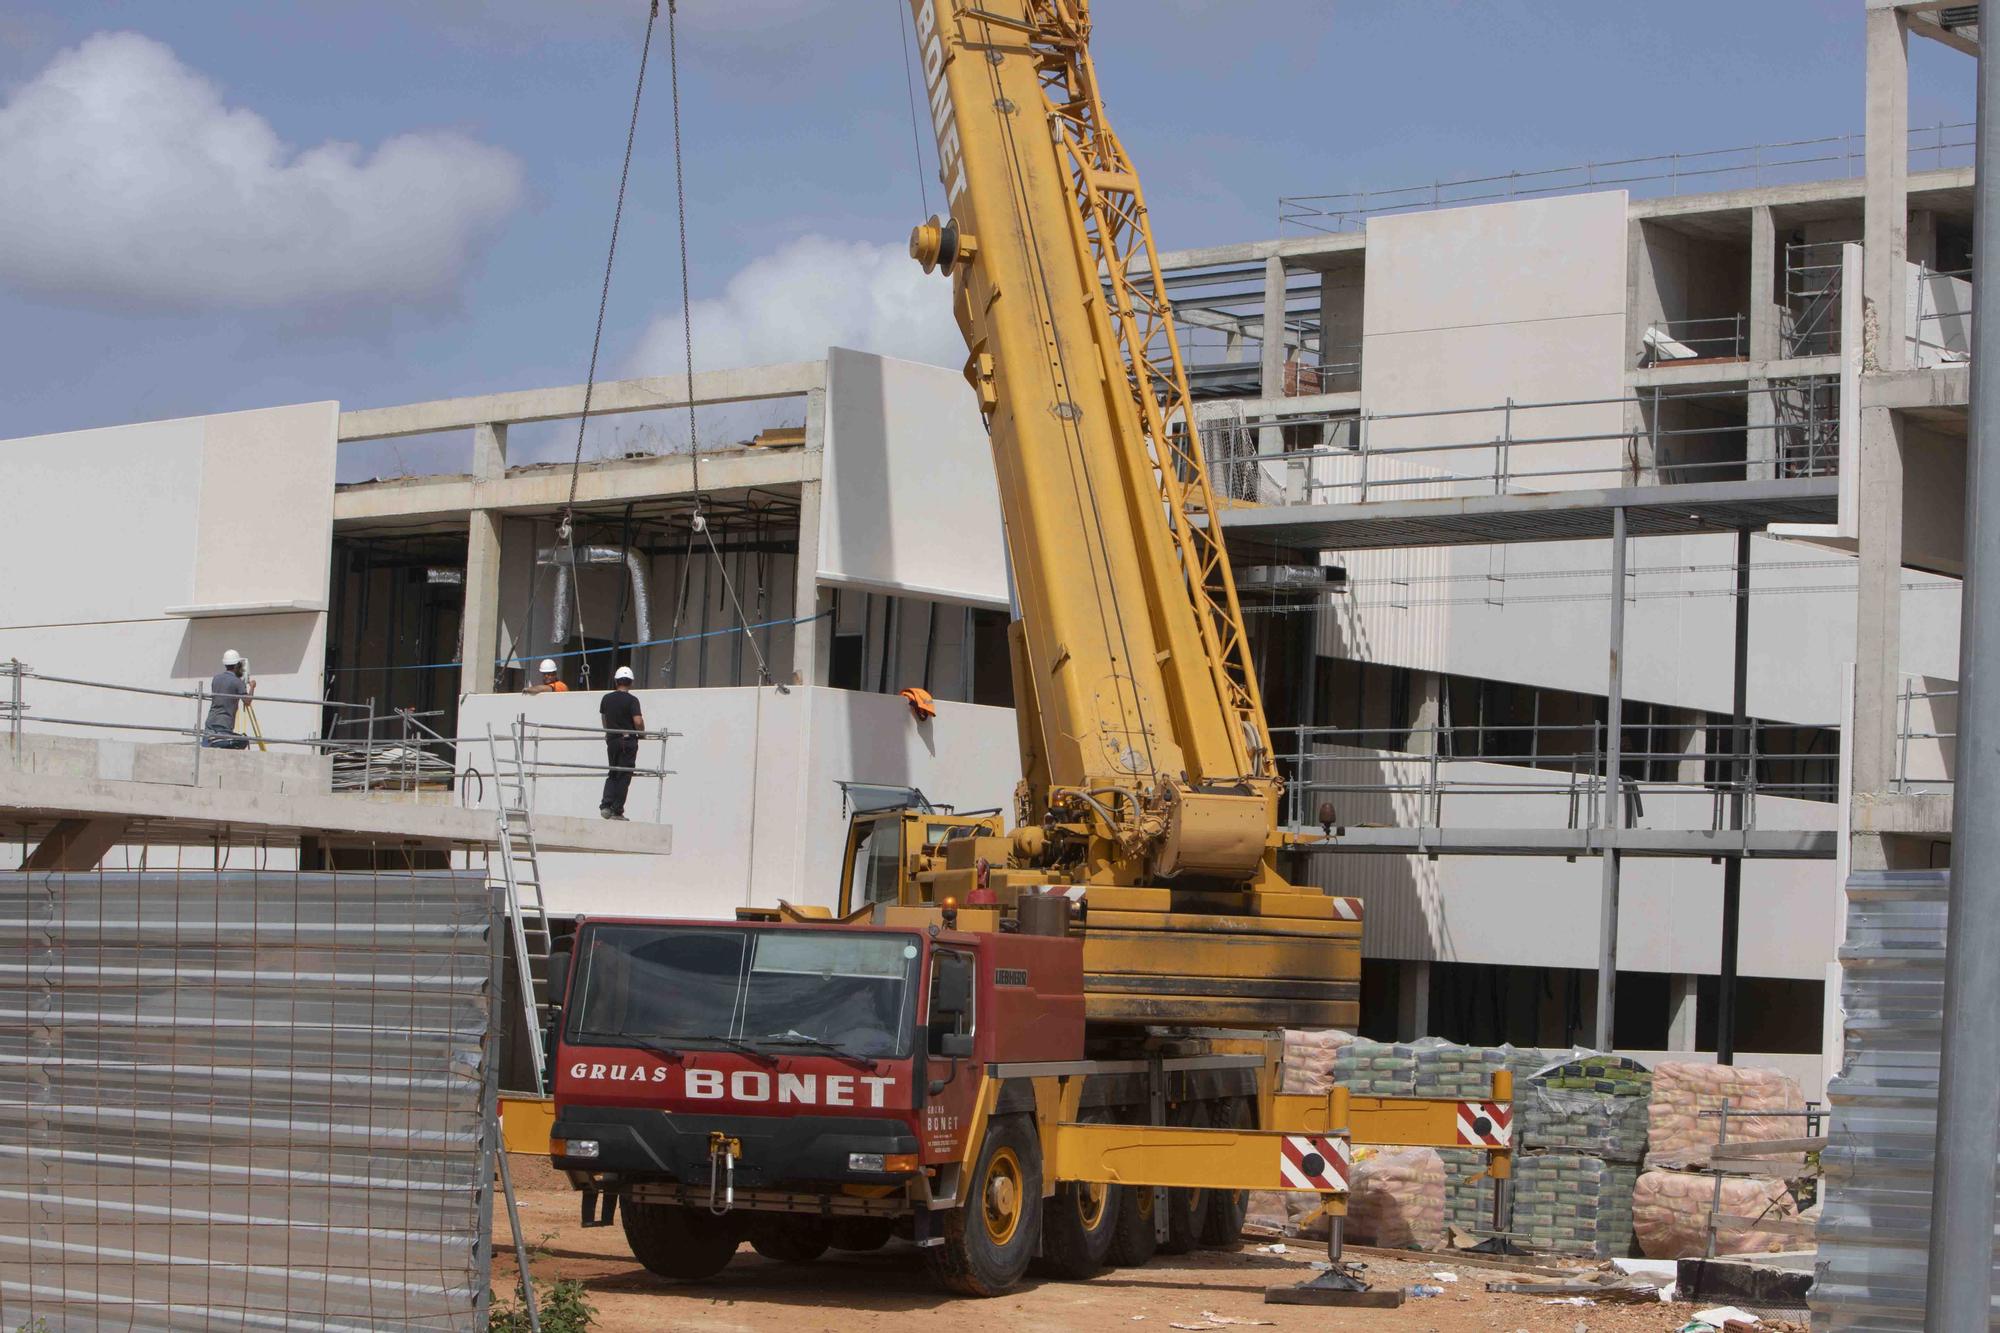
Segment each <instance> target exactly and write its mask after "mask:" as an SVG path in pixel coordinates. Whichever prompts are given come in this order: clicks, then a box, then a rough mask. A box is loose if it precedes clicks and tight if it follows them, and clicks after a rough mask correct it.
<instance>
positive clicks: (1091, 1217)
mask: <svg viewBox="0 0 2000 1333" xmlns="http://www.w3.org/2000/svg"><path fill="white" fill-rule="evenodd" d="M1110 1193H1111V1191H1110V1190H1108V1189H1106V1188H1105V1187H1104V1186H1103V1185H1102V1184H1101V1183H1098V1182H1095V1181H1090V1182H1085V1183H1082V1184H1079V1185H1078V1186H1077V1187H1076V1215H1077V1219H1078V1220H1079V1221H1081V1222H1082V1223H1083V1229H1084V1230H1085V1231H1095V1230H1097V1228H1098V1226H1099V1225H1100V1224H1101V1223H1102V1222H1103V1221H1104V1203H1105V1200H1106V1199H1107V1198H1109V1197H1110Z"/></svg>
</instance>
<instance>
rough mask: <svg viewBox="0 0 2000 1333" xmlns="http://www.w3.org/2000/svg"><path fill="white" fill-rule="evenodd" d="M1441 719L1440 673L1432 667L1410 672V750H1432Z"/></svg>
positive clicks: (1442, 700) (1413, 751)
mask: <svg viewBox="0 0 2000 1333" xmlns="http://www.w3.org/2000/svg"><path fill="white" fill-rule="evenodd" d="M1443 719H1444V677H1442V676H1440V675H1439V674H1438V673H1437V672H1435V671H1412V672H1411V673H1410V753H1412V754H1432V753H1435V751H1436V749H1437V728H1438V727H1439V726H1440V725H1441V724H1442V722H1443Z"/></svg>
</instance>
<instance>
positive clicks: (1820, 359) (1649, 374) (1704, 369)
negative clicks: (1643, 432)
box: [1625, 356, 1840, 389]
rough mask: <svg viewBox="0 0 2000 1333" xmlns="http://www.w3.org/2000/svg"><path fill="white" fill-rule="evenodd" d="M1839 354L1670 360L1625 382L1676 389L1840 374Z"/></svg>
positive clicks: (1630, 374) (1630, 375)
mask: <svg viewBox="0 0 2000 1333" xmlns="http://www.w3.org/2000/svg"><path fill="white" fill-rule="evenodd" d="M1839 373H1840V358H1839V357H1838V356H1789V357H1776V358H1773V359H1771V360H1768V361H1759V360H1756V359H1755V358H1752V359H1751V360H1748V361H1705V362H1702V363H1700V364H1699V365H1691V364H1689V363H1688V362H1685V361H1668V362H1664V363H1662V364H1660V365H1657V366H1641V367H1637V368H1635V369H1632V370H1628V371H1626V372H1625V384H1626V387H1628V388H1633V389H1652V388H1662V389H1665V388H1672V387H1674V386H1677V385H1684V384H1729V383H1734V382H1737V381H1744V382H1748V381H1750V380H1766V379H1795V378H1797V377H1799V376H1801V375H1838V374H1839Z"/></svg>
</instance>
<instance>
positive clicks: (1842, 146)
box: [1278, 120, 1973, 233]
mask: <svg viewBox="0 0 2000 1333" xmlns="http://www.w3.org/2000/svg"><path fill="white" fill-rule="evenodd" d="M1866 146H1867V145H1866V136H1864V135H1860V134H1836V135H1830V136H1827V137H1825V138H1819V139H1792V140H1789V141H1785V142H1779V143H1763V144H1747V145H1743V146H1740V147H1735V148H1711V149H1705V150H1702V151H1699V152H1691V153H1656V154H1653V155H1651V156H1648V157H1626V158H1617V159H1614V160H1612V161H1608V162H1581V163H1576V164H1574V165H1571V166H1566V167H1544V168H1541V169H1539V170H1535V171H1509V172H1506V173H1504V174H1502V175H1494V176H1466V177H1461V178H1459V179H1457V180H1434V181H1432V182H1430V183H1429V184H1427V185H1406V186H1401V187H1398V188H1395V189H1388V190H1349V191H1344V192H1338V193H1333V194H1297V195H1280V196H1279V198H1278V230H1279V231H1280V232H1283V231H1284V229H1285V227H1286V225H1287V224H1289V225H1291V226H1295V227H1298V228H1300V229H1301V230H1305V231H1317V232H1329V233H1332V232H1342V231H1352V230H1354V229H1356V228H1358V227H1360V226H1362V225H1363V224H1364V223H1366V221H1367V220H1368V219H1369V218H1370V217H1373V216H1376V215H1378V214H1384V213H1416V212H1427V211H1429V210H1431V209H1437V208H1456V207H1459V206H1462V205H1465V204H1483V203H1494V202H1497V201H1500V200H1504V199H1535V198H1544V197H1547V196H1549V195H1557V194H1579V193H1583V192H1585V191H1589V190H1603V189H1610V188H1613V187H1622V188H1625V189H1627V190H1629V191H1630V192H1631V193H1632V194H1633V195H1635V196H1640V197H1653V198H1659V197H1672V196H1676V195H1681V194H1693V193H1707V192H1711V191H1715V190H1724V189H1742V188H1745V187H1754V186H1760V185H1780V184H1802V183H1807V182H1811V181H1815V180H1841V179H1852V178H1853V177H1856V176H1859V175H1861V174H1862V173H1863V171H1864V170H1865V169H1866V158H1867V154H1866ZM1972 147H1973V122H1971V121H1969V120H1968V121H1958V122H1952V123H1949V124H1944V123H1941V124H1938V125H1927V126H1921V127H1918V126H1912V127H1911V128H1910V131H1909V150H1908V151H1909V159H1910V160H1909V168H1910V169H1911V170H1921V169H1924V168H1928V169H1930V170H1940V169H1942V168H1945V167H1955V166H1970V165H1971V163H1972Z"/></svg>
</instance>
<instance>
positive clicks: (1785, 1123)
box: [1646, 1060, 1806, 1171]
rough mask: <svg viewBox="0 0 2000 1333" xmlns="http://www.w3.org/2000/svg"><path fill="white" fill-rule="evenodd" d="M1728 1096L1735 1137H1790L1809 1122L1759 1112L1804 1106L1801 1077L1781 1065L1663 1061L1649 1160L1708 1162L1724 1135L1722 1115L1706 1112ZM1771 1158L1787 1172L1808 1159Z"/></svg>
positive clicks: (1658, 1163)
mask: <svg viewBox="0 0 2000 1333" xmlns="http://www.w3.org/2000/svg"><path fill="white" fill-rule="evenodd" d="M1725 1101H1727V1102H1728V1103H1729V1135H1728V1136H1729V1137H1730V1138H1732V1139H1746V1140H1749V1139H1789V1138H1797V1137H1798V1136H1799V1135H1801V1134H1803V1133H1804V1132H1805V1121H1804V1120H1802V1119H1801V1118H1799V1117H1797V1116H1781V1115H1771V1114H1759V1112H1766V1113H1768V1112H1774V1111H1803V1110H1804V1109H1805V1105H1806V1102H1805V1096H1804V1094H1802V1093H1801V1092H1800V1091H1799V1085H1798V1083H1797V1081H1796V1080H1794V1079H1791V1078H1789V1077H1787V1076H1786V1075H1784V1074H1781V1073H1779V1072H1778V1071H1777V1070H1775V1069H1753V1068H1748V1067H1745V1066H1742V1065H1736V1066H1733V1067H1732V1066H1727V1065H1698V1064H1688V1063H1684V1062H1681V1061H1678V1060H1663V1061H1661V1062H1660V1063H1659V1064H1658V1065H1656V1066H1654V1068H1653V1097H1652V1105H1651V1107H1650V1123H1649V1126H1648V1130H1647V1156H1646V1165H1647V1166H1653V1167H1660V1168H1663V1169H1666V1170H1672V1169H1675V1168H1678V1167H1685V1166H1694V1165H1700V1164H1703V1163H1706V1162H1707V1161H1708V1158H1709V1152H1710V1149H1711V1147H1712V1146H1713V1145H1714V1143H1715V1142H1716V1140H1717V1139H1718V1138H1720V1137H1721V1136H1722V1118H1721V1116H1720V1115H1715V1114H1704V1113H1705V1112H1719V1111H1721V1109H1722V1104H1723V1102H1725ZM1770 1161H1771V1165H1772V1167H1773V1169H1774V1170H1779V1171H1782V1170H1783V1169H1784V1168H1786V1167H1788V1166H1799V1165H1802V1164H1803V1162H1804V1158H1803V1157H1800V1156H1796V1155H1794V1156H1787V1157H1773V1158H1771V1159H1770Z"/></svg>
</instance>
